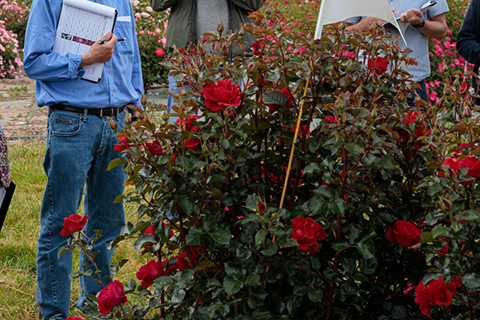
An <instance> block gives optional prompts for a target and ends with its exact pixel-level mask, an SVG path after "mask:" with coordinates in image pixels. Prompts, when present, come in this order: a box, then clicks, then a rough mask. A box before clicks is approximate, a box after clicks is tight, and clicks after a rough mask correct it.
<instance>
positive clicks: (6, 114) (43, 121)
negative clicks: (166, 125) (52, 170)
mask: <svg viewBox="0 0 480 320" xmlns="http://www.w3.org/2000/svg"><path fill="white" fill-rule="evenodd" d="M166 94H167V90H166V88H165V87H163V86H157V87H154V88H152V89H151V90H149V92H148V94H147V99H148V101H150V102H153V103H162V104H166V101H167V97H166ZM34 99H35V81H34V80H31V79H29V78H27V77H26V76H22V77H20V78H19V79H0V125H1V126H2V130H3V131H4V132H5V135H6V136H7V137H8V138H9V139H11V140H16V139H23V138H44V137H45V135H46V132H47V116H48V109H47V108H39V107H38V106H37V104H36V103H35V102H34Z"/></svg>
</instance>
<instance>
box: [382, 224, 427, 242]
mask: <svg viewBox="0 0 480 320" xmlns="http://www.w3.org/2000/svg"><path fill="white" fill-rule="evenodd" d="M421 233H422V232H421V231H420V229H418V228H417V226H416V225H414V224H413V223H411V222H408V221H402V220H397V222H395V223H394V224H393V226H392V227H390V229H388V231H387V239H388V241H390V242H391V243H398V244H400V245H401V246H402V247H411V246H414V245H416V244H418V243H420V242H421V241H420V234H421Z"/></svg>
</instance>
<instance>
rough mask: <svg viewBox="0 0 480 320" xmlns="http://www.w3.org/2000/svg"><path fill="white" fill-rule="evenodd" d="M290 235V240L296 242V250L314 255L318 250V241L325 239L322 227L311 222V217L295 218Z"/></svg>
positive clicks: (325, 235) (325, 234)
mask: <svg viewBox="0 0 480 320" xmlns="http://www.w3.org/2000/svg"><path fill="white" fill-rule="evenodd" d="M292 227H293V230H292V234H291V236H290V238H292V239H293V240H295V241H297V242H298V246H297V248H299V249H300V250H303V251H307V252H308V254H314V253H315V251H316V250H317V249H318V241H322V240H323V239H325V238H326V237H327V233H326V232H325V230H323V228H322V226H321V225H319V224H318V223H316V222H315V221H313V219H312V218H311V217H306V218H304V217H295V218H294V219H293V221H292Z"/></svg>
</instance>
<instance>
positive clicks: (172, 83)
mask: <svg viewBox="0 0 480 320" xmlns="http://www.w3.org/2000/svg"><path fill="white" fill-rule="evenodd" d="M180 90H181V88H177V83H176V82H175V78H174V77H173V76H168V91H169V93H168V97H167V113H173V112H174V111H173V109H172V106H173V96H172V95H171V94H170V92H174V93H179V92H180ZM177 119H178V117H173V116H171V117H168V121H169V122H171V123H175V122H176V121H177Z"/></svg>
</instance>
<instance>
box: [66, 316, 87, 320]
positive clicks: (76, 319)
mask: <svg viewBox="0 0 480 320" xmlns="http://www.w3.org/2000/svg"><path fill="white" fill-rule="evenodd" d="M66 320H85V318H84V317H68V318H67V319H66Z"/></svg>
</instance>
